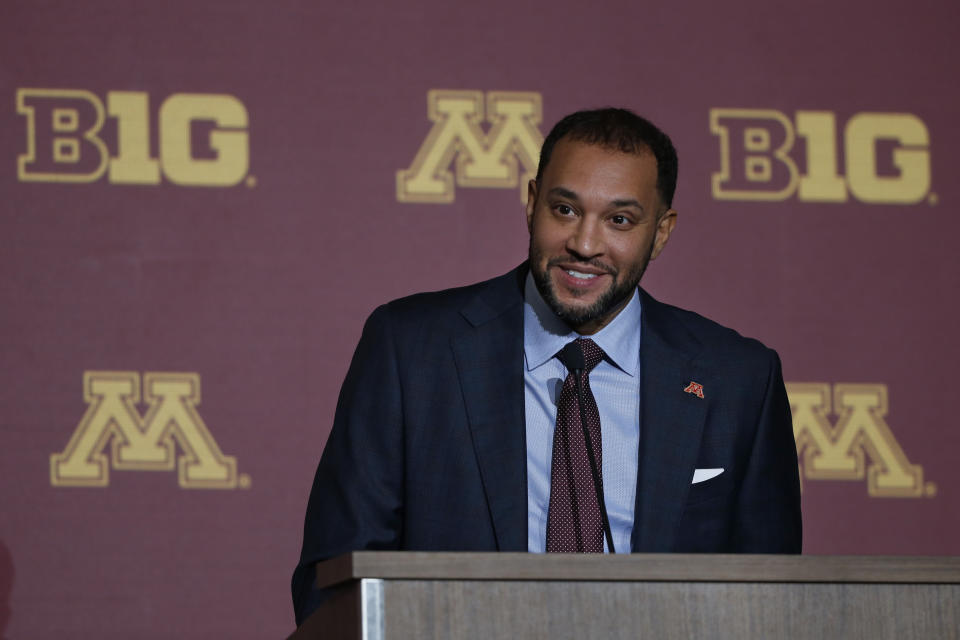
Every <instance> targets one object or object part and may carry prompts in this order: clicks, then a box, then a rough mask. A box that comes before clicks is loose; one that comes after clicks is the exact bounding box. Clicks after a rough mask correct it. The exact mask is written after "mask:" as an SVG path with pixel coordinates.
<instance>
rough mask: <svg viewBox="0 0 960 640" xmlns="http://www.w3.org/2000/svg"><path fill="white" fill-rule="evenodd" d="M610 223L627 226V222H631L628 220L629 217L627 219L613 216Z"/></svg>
mask: <svg viewBox="0 0 960 640" xmlns="http://www.w3.org/2000/svg"><path fill="white" fill-rule="evenodd" d="M610 221H611V222H613V224H616V225H623V224H627V222H629V221H628V220H627V217H626V216H613V217H612V218H610Z"/></svg>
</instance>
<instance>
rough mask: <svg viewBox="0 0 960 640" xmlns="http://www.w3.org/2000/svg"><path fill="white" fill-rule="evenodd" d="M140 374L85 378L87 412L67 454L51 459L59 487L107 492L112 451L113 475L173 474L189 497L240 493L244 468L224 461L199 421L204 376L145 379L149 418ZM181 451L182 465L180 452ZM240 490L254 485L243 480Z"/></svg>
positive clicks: (227, 459) (100, 374) (53, 478)
mask: <svg viewBox="0 0 960 640" xmlns="http://www.w3.org/2000/svg"><path fill="white" fill-rule="evenodd" d="M140 390H141V387H140V374H138V373H136V372H133V371H86V372H84V374H83V399H84V401H85V402H86V403H87V405H88V407H87V411H86V413H85V414H84V415H83V418H82V419H81V420H80V424H78V425H77V429H76V431H74V433H73V436H72V437H71V438H70V442H68V443H67V446H66V448H65V449H64V450H63V453H55V454H53V455H51V456H50V483H51V484H52V485H54V486H79V487H105V486H107V485H108V484H109V475H108V460H107V455H105V454H104V449H105V448H106V447H107V445H110V460H109V462H110V463H111V464H112V465H113V468H114V469H122V470H128V469H129V470H138V471H172V470H173V468H174V463H176V466H177V477H178V480H179V483H180V486H181V487H183V488H188V489H233V488H235V487H236V486H237V484H238V479H237V460H236V458H234V457H233V456H225V455H223V453H221V451H220V447H218V446H217V443H216V441H214V439H213V436H211V435H210V431H209V430H208V429H207V427H206V425H205V424H204V423H203V419H202V418H201V417H200V415H199V414H198V413H197V410H196V407H197V405H198V404H200V376H199V375H198V374H196V373H154V372H148V373H144V374H143V398H142V399H143V401H144V402H145V403H146V405H147V412H146V415H144V416H142V417H141V415H140V413H139V411H137V408H136V405H137V403H139V402H140V401H141V396H140ZM175 445H179V446H180V449H181V450H182V453H181V455H180V456H179V459H178V457H177V455H176V447H175ZM241 480H242V481H243V482H242V483H241V484H246V482H249V478H248V477H246V475H244V477H243V478H241Z"/></svg>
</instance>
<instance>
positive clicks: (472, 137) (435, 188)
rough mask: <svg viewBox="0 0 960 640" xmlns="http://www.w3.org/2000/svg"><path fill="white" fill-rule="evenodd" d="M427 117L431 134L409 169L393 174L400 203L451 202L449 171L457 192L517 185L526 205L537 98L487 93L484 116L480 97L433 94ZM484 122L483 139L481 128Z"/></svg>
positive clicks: (537, 137)
mask: <svg viewBox="0 0 960 640" xmlns="http://www.w3.org/2000/svg"><path fill="white" fill-rule="evenodd" d="M427 115H428V117H429V118H430V121H431V122H433V123H434V124H433V128H431V129H430V133H428V134H427V137H426V139H425V140H424V141H423V144H421V145H420V150H419V151H417V155H416V157H415V158H414V159H413V164H411V165H410V168H409V169H406V170H402V171H398V172H397V200H398V201H400V202H439V203H449V202H453V196H454V186H453V178H454V176H453V174H454V172H453V171H451V170H450V165H451V164H453V165H454V168H455V169H454V170H455V172H456V178H457V184H458V185H460V186H461V187H489V188H510V187H516V186H517V185H518V184H519V185H520V200H521V201H522V202H526V201H527V182H529V181H530V179H531V178H533V177H534V176H535V175H536V171H537V162H538V161H539V159H540V146H541V145H542V144H543V135H542V134H541V133H540V130H539V129H538V128H537V126H538V125H539V124H540V121H541V120H542V118H543V113H542V106H541V99H540V94H539V93H527V92H516V91H490V92H488V93H487V96H486V110H484V97H483V92H481V91H449V90H443V89H433V90H431V91H429V92H428V93H427ZM484 120H486V121H487V122H488V123H489V125H490V129H489V131H488V132H487V133H486V134H485V133H484V132H483V129H482V128H481V127H480V123H481V122H483V121H484Z"/></svg>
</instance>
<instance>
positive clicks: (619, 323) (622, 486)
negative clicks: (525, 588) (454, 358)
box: [523, 274, 640, 553]
mask: <svg viewBox="0 0 960 640" xmlns="http://www.w3.org/2000/svg"><path fill="white" fill-rule="evenodd" d="M578 336H579V334H578V333H577V332H575V331H572V330H571V329H570V327H568V326H567V325H566V323H564V322H563V321H562V320H560V319H559V318H557V316H555V315H554V313H553V311H551V310H550V307H548V306H547V303H546V302H545V301H544V300H543V297H541V295H540V292H539V291H537V287H536V285H535V284H534V282H533V277H532V276H531V275H529V274H527V282H526V287H525V289H524V309H523V352H524V361H525V366H524V371H523V382H524V402H525V407H526V423H527V424H526V429H527V549H528V550H529V551H531V552H535V553H542V552H543V551H544V550H545V548H546V542H547V513H548V509H549V506H550V465H551V460H552V456H553V431H554V429H555V427H556V421H557V398H558V397H559V395H560V389H561V387H562V386H563V381H564V379H565V378H566V377H567V369H566V367H564V366H563V364H562V363H561V362H560V361H559V360H558V359H557V358H556V357H555V356H556V355H557V353H558V352H559V351H560V349H562V348H563V346H564V345H565V344H567V343H568V342H570V341H571V340H575V339H576V338H577V337H578ZM589 337H590V338H591V339H592V340H593V341H594V342H596V343H597V345H598V346H599V347H600V348H601V349H603V351H604V353H605V354H606V356H605V357H604V359H603V360H602V361H601V362H600V364H598V365H597V366H596V368H594V370H593V371H592V372H591V373H590V388H591V390H592V391H593V395H594V398H596V401H597V408H598V409H599V411H600V428H601V434H602V435H601V444H602V449H603V462H602V465H601V466H602V467H603V497H604V500H605V501H606V503H607V505H606V506H607V515H608V517H609V518H610V529H611V532H612V534H613V544H614V546H615V547H616V549H617V552H618V553H629V552H630V534H631V532H632V530H633V511H634V505H635V504H636V494H637V460H638V458H637V450H638V446H639V443H640V295H639V293H638V292H637V291H634V293H633V298H631V299H630V302H629V303H628V304H627V306H626V307H624V308H623V309H622V310H621V311H620V313H619V314H617V316H616V317H615V318H614V319H613V320H612V321H611V322H610V324H608V325H607V326H605V327H604V328H603V329H601V330H600V331H598V332H597V333H596V334H594V335H592V336H589ZM603 546H604V550H608V549H607V543H606V540H604V543H603Z"/></svg>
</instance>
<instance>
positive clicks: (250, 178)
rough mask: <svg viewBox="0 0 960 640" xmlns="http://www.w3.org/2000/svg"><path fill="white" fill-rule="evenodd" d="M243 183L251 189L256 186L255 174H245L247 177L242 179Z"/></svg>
mask: <svg viewBox="0 0 960 640" xmlns="http://www.w3.org/2000/svg"><path fill="white" fill-rule="evenodd" d="M244 184H246V185H247V187H249V188H250V189H253V188H254V187H255V186H257V176H247V179H246V180H244Z"/></svg>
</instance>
